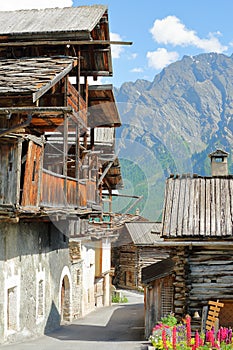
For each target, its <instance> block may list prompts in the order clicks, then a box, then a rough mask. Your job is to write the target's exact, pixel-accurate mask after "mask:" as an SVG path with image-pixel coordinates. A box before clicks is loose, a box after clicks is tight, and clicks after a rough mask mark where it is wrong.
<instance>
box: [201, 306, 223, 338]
mask: <svg viewBox="0 0 233 350" xmlns="http://www.w3.org/2000/svg"><path fill="white" fill-rule="evenodd" d="M208 305H209V310H208V314H207V319H206V323H205V329H206V330H207V331H210V330H211V329H212V328H213V327H215V326H216V322H218V316H219V312H220V310H221V307H223V306H224V304H223V303H220V302H219V301H218V300H217V301H209V302H208Z"/></svg>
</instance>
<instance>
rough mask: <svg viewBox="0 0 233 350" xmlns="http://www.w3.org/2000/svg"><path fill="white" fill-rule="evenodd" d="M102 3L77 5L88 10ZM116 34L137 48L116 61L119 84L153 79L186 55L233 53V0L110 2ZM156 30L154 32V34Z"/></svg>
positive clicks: (125, 50)
mask: <svg viewBox="0 0 233 350" xmlns="http://www.w3.org/2000/svg"><path fill="white" fill-rule="evenodd" d="M95 3H96V1H82V0H79V1H77V0H74V1H73V4H74V5H75V6H76V5H88V4H95ZM103 3H104V4H106V5H108V9H109V23H110V31H111V32H112V33H115V34H117V35H118V36H119V39H121V40H123V41H133V45H132V46H128V47H125V46H122V47H121V49H122V51H121V52H120V54H119V57H116V58H114V59H113V68H114V78H113V84H114V85H115V86H117V87H119V86H120V85H121V84H122V83H123V82H125V81H136V80H137V79H147V80H150V81H152V80H153V78H154V76H155V75H156V74H157V73H159V72H160V71H161V70H162V68H164V67H165V66H166V65H168V64H169V63H171V62H173V61H177V60H179V59H181V58H182V57H183V56H184V55H197V54H199V53H203V52H211V51H214V52H219V53H220V52H222V53H225V54H226V55H231V54H232V50H233V47H232V43H233V25H232V24H233V21H232V14H233V1H231V0H221V1H219V0H195V1H194V0H144V1H138V0H136V1H129V0H128V1H127V0H108V1H105V2H103ZM152 28H153V30H152Z"/></svg>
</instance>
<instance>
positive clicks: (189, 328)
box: [185, 315, 191, 346]
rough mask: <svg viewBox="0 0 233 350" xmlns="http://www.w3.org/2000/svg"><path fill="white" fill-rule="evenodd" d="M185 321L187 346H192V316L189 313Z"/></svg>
mask: <svg viewBox="0 0 233 350" xmlns="http://www.w3.org/2000/svg"><path fill="white" fill-rule="evenodd" d="M185 322H186V336H187V346H191V317H190V316H189V315H186V316H185Z"/></svg>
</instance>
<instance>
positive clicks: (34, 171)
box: [32, 159, 36, 182]
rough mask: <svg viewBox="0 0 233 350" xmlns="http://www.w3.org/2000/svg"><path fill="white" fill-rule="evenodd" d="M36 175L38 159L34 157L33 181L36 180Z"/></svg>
mask: <svg viewBox="0 0 233 350" xmlns="http://www.w3.org/2000/svg"><path fill="white" fill-rule="evenodd" d="M35 176H36V160H35V159H34V162H33V170H32V182H34V181H35Z"/></svg>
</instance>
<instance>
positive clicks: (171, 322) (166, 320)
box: [161, 314, 177, 327]
mask: <svg viewBox="0 0 233 350" xmlns="http://www.w3.org/2000/svg"><path fill="white" fill-rule="evenodd" d="M161 322H162V324H165V325H167V326H169V327H173V326H175V325H176V324H177V319H176V317H175V316H174V315H173V314H170V315H167V316H166V317H162V318H161Z"/></svg>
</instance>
